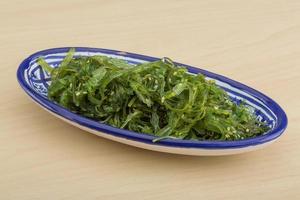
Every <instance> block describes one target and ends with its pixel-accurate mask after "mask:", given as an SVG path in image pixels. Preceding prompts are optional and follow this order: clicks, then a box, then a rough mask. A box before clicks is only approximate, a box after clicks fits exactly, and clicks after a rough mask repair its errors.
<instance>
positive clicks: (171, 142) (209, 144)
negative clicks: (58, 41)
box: [17, 47, 288, 149]
mask: <svg viewBox="0 0 300 200" xmlns="http://www.w3.org/2000/svg"><path fill="white" fill-rule="evenodd" d="M70 48H71V47H59V48H50V49H45V50H42V51H38V52H36V53H34V54H32V55H30V56H29V57H27V58H26V59H25V60H23V61H22V63H21V64H20V65H19V68H18V70H17V79H18V82H19V84H20V86H21V87H22V88H23V90H24V91H25V92H26V93H27V94H28V95H29V96H30V97H31V98H32V99H33V100H34V101H36V102H37V103H39V104H40V105H41V106H43V107H45V108H47V109H48V110H49V111H51V112H53V113H55V114H57V115H59V116H61V117H63V118H66V119H68V120H71V121H73V122H75V123H77V124H79V125H81V126H85V127H87V128H90V129H93V130H96V131H101V132H103V133H104V134H110V135H113V136H116V137H120V138H125V139H129V140H134V141H138V142H143V143H147V144H151V145H159V146H166V147H181V148H200V149H234V148H246V147H249V146H255V145H260V144H264V143H267V142H270V141H272V140H275V139H276V138H278V137H279V136H280V135H281V134H282V133H283V132H284V130H285V129H286V127H287V124H288V119H287V116H286V114H285V112H284V110H283V109H282V108H281V107H280V106H279V105H278V104H277V103H276V102H275V101H274V100H273V99H271V98H270V97H268V96H266V95H264V94H263V93H261V92H259V91H257V90H255V89H253V88H251V87H249V86H246V85H244V84H242V83H240V82H237V81H234V80H232V79H230V78H228V77H225V76H222V75H219V74H216V73H213V72H210V71H207V70H203V69H199V68H196V67H192V66H189V65H186V64H182V63H177V62H176V64H178V65H182V66H185V67H187V68H188V70H189V71H190V72H192V73H202V74H204V75H206V76H209V77H211V78H216V79H218V80H221V81H223V82H225V83H228V84H230V85H232V86H234V87H236V88H238V89H239V90H242V91H246V92H247V93H248V94H251V95H252V96H255V97H257V98H259V99H260V100H261V101H263V102H264V103H265V104H266V105H267V106H268V108H270V109H271V110H272V111H273V112H274V114H275V115H276V116H277V126H276V127H275V128H274V129H273V130H271V131H269V132H268V133H266V134H265V135H261V136H258V137H255V138H251V139H245V140H238V141H196V140H182V139H164V140H161V141H159V142H156V143H153V142H152V140H153V139H154V138H156V137H155V136H151V135H146V134H141V133H136V132H133V131H129V130H125V129H119V128H115V127H112V126H109V125H106V124H102V123H99V122H97V121H95V120H92V119H88V118H85V117H83V116H80V115H78V114H75V113H72V112H71V111H69V110H67V109H65V108H63V107H62V106H60V105H58V104H56V103H54V102H51V101H50V100H48V99H46V98H44V97H43V96H41V95H40V94H38V93H36V92H35V91H34V90H33V89H32V88H31V87H29V85H28V84H27V83H26V81H25V77H24V75H23V74H24V73H23V72H24V70H25V69H26V68H27V67H28V66H29V62H30V61H31V60H32V59H34V58H36V57H38V56H42V55H47V54H53V53H64V52H67V51H68V50H69V49H70ZM74 48H75V49H76V50H78V51H88V52H100V53H106V54H112V55H118V56H126V57H130V58H135V59H141V60H146V61H154V60H158V59H159V58H155V57H151V56H146V55H141V54H136V53H129V52H126V51H119V50H111V49H104V48H93V47H74Z"/></svg>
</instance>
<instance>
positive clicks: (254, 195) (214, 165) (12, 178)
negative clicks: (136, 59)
mask: <svg viewBox="0 0 300 200" xmlns="http://www.w3.org/2000/svg"><path fill="white" fill-rule="evenodd" d="M0 27H1V32H0V44H1V45H0V55H1V56H0V69H1V73H0V91H1V99H0V163H1V164H0V199H164V200H166V199H172V200H173V199H272V200H273V199H280V200H281V199H300V191H299V188H300V156H299V153H300V145H299V143H300V134H299V133H300V126H299V124H300V114H299V113H300V103H299V102H300V101H299V98H300V95H299V86H300V42H299V39H300V1H297V0H294V1H293V0H282V1H281V0H272V1H271V0H265V1H260V0H253V1H238V0H227V1H221V0H219V1H217V0H212V1H197V0H193V1H192V0H190V1H179V0H178V1H175V0H174V1H158V0H157V1H156V0H152V1H137V0H128V1H117V0H112V1H104V0H102V1H98V0H85V1H84V0H74V1H67V0H64V1H59V0H52V1H38V0H28V1H21V0H9V1H1V2H0ZM59 46H91V47H102V48H110V49H118V50H124V51H129V52H138V53H141V54H146V55H152V56H157V57H163V56H168V57H171V58H174V60H176V61H179V62H182V63H187V64H191V65H195V66H199V67H201V68H205V69H207V70H210V71H213V72H217V73H220V74H224V75H226V76H229V77H231V78H233V79H236V80H238V81H241V82H243V83H245V84H248V85H250V86H252V87H254V88H256V89H258V90H260V91H262V92H263V93H265V94H267V95H269V96H271V97H272V98H274V99H275V100H276V101H277V102H278V103H279V104H280V105H282V107H283V108H284V109H285V110H286V112H287V115H288V117H289V126H288V129H287V131H286V132H285V134H284V136H283V137H282V138H281V139H280V140H279V141H278V142H276V143H274V144H273V145H271V146H270V147H268V148H266V149H263V150H259V151H256V152H252V153H247V154H243V155H235V156H226V157H189V156H177V155H170V154H163V153H156V152H151V151H146V150H141V149H137V148H133V147H129V146H126V145H122V144H118V143H115V142H111V141H108V140H105V139H102V138H100V137H97V136H94V135H92V134H89V133H87V132H84V131H81V130H79V129H77V128H74V127H72V126H70V125H68V124H66V123H64V122H62V121H60V120H58V119H56V118H54V117H53V116H51V115H49V114H48V113H46V112H45V111H44V110H42V109H41V108H39V107H38V106H37V105H35V104H34V103H33V102H32V101H30V100H29V98H28V97H27V96H26V95H25V93H24V92H23V91H22V90H21V89H20V87H19V86H18V83H17V81H16V76H15V74H16V69H17V67H18V65H19V63H20V62H21V61H22V59H24V58H25V57H27V56H28V55H30V54H31V53H34V52H35V51H38V50H41V49H46V48H52V47H59Z"/></svg>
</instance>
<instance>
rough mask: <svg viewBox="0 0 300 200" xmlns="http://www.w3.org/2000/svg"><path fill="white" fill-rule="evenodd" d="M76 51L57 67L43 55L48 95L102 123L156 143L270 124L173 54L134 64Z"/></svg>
mask: <svg viewBox="0 0 300 200" xmlns="http://www.w3.org/2000/svg"><path fill="white" fill-rule="evenodd" d="M74 53H75V49H74V48H71V49H70V51H69V52H68V54H67V55H66V57H65V58H64V60H63V61H62V62H61V64H60V65H59V66H58V67H57V68H52V67H51V66H49V65H48V64H47V63H46V62H45V61H44V59H43V58H39V59H38V63H39V65H40V66H41V67H42V68H43V69H44V70H45V71H47V72H48V73H49V74H50V76H51V84H50V86H49V88H48V98H49V99H50V100H52V101H54V102H56V103H57V104H59V105H61V106H63V107H65V108H67V109H69V110H70V111H72V112H74V113H77V114H79V115H82V116H85V117H88V118H91V119H93V120H96V121H99V123H105V124H108V125H111V126H114V127H118V128H122V129H127V130H131V131H135V132H137V133H140V134H151V135H154V136H157V137H156V139H154V140H153V142H156V141H159V140H161V139H164V138H177V139H186V140H189V139H192V140H241V139H247V138H251V137H256V136H259V135H261V134H263V133H265V132H266V131H268V130H269V129H270V128H269V127H268V126H267V125H266V124H265V123H264V122H261V121H259V120H258V119H257V116H256V115H255V114H254V113H253V111H252V110H251V109H250V108H249V107H248V106H247V105H246V104H245V103H243V102H240V103H235V102H233V101H232V100H231V98H230V97H229V96H228V94H227V93H226V92H225V91H224V90H223V89H222V88H220V87H219V86H217V85H216V83H215V82H214V81H213V80H208V79H206V78H205V76H204V75H202V74H196V75H195V74H189V73H187V69H186V68H185V67H183V66H178V65H176V64H175V63H174V62H172V60H171V59H169V58H163V59H161V60H157V61H154V62H146V63H142V64H137V65H131V64H128V63H127V62H126V61H124V60H121V59H117V58H110V57H106V56H100V55H96V56H80V57H73V55H74Z"/></svg>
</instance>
